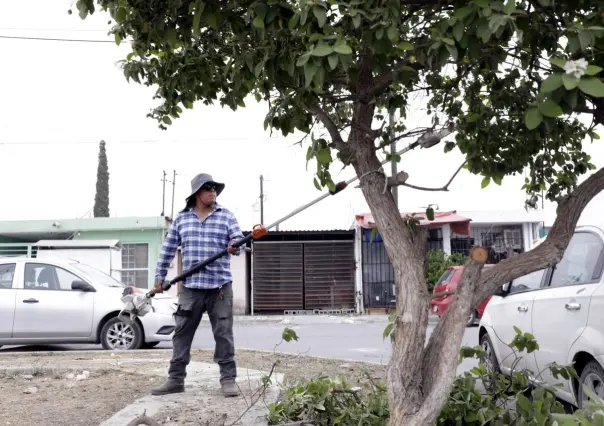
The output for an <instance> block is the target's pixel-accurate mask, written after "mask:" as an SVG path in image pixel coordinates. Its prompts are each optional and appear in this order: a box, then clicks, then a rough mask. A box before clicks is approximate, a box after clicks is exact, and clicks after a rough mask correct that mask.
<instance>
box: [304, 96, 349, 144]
mask: <svg viewBox="0 0 604 426" xmlns="http://www.w3.org/2000/svg"><path fill="white" fill-rule="evenodd" d="M308 110H309V111H310V112H311V113H312V114H313V115H314V116H315V117H317V118H318V119H319V121H321V123H323V125H324V126H325V128H326V129H327V131H328V132H329V135H330V136H331V141H332V142H333V144H334V146H335V148H337V149H339V150H344V149H346V143H345V142H344V140H343V139H342V135H340V132H339V131H338V126H336V124H335V123H334V122H333V120H332V119H331V118H330V117H329V115H328V114H327V113H326V112H325V111H324V110H323V109H322V108H321V107H320V106H319V105H318V104H316V103H315V104H311V105H308Z"/></svg>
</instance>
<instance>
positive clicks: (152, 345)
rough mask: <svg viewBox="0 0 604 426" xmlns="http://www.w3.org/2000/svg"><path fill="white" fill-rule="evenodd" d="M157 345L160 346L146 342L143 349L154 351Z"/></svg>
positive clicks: (157, 343) (156, 343)
mask: <svg viewBox="0 0 604 426" xmlns="http://www.w3.org/2000/svg"><path fill="white" fill-rule="evenodd" d="M157 345H159V342H145V343H144V344H143V348H145V349H153V348H154V347H156V346H157Z"/></svg>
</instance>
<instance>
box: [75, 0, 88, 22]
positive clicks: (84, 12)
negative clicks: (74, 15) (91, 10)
mask: <svg viewBox="0 0 604 426" xmlns="http://www.w3.org/2000/svg"><path fill="white" fill-rule="evenodd" d="M76 7H77V8H78V15H79V16H80V19H86V17H87V16H88V6H87V5H86V3H84V2H83V1H82V0H78V2H77V3H76Z"/></svg>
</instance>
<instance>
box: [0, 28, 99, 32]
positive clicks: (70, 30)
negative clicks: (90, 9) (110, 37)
mask: <svg viewBox="0 0 604 426" xmlns="http://www.w3.org/2000/svg"><path fill="white" fill-rule="evenodd" d="M0 31H59V32H91V33H101V32H103V33H106V32H107V30H93V29H90V28H17V27H0Z"/></svg>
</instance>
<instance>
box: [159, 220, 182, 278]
mask: <svg viewBox="0 0 604 426" xmlns="http://www.w3.org/2000/svg"><path fill="white" fill-rule="evenodd" d="M179 217H180V216H177V217H176V219H174V221H173V222H172V225H171V226H170V229H169V230H168V234H167V235H166V239H165V240H164V243H163V244H162V246H161V250H160V253H159V259H158V260H157V267H156V269H155V282H156V283H158V282H163V281H164V280H165V279H166V275H167V274H168V268H169V267H170V263H171V262H172V260H174V256H175V255H176V251H177V250H178V247H179V246H180V242H181V240H180V233H179V231H178V224H179V222H180V221H179Z"/></svg>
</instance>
